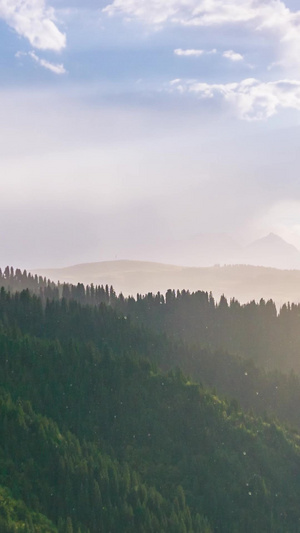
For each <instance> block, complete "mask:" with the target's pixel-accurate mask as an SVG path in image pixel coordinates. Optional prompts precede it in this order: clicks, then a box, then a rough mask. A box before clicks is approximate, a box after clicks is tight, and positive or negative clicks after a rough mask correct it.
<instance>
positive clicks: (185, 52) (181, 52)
mask: <svg viewBox="0 0 300 533" xmlns="http://www.w3.org/2000/svg"><path fill="white" fill-rule="evenodd" d="M216 53H217V50H216V49H215V48H214V49H213V50H208V51H207V50H195V49H187V50H182V48H176V50H174V54H175V55H176V56H185V57H200V56H203V55H211V54H216Z"/></svg>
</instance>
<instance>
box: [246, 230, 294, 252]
mask: <svg viewBox="0 0 300 533" xmlns="http://www.w3.org/2000/svg"><path fill="white" fill-rule="evenodd" d="M261 246H274V247H277V248H278V250H279V249H282V250H283V249H286V250H287V249H289V250H290V251H291V252H292V251H294V252H299V250H298V249H297V248H296V246H294V245H293V244H290V243H289V242H287V241H286V240H284V239H283V238H282V237H280V236H279V235H277V234H276V233H273V232H270V233H269V234H268V235H266V236H265V237H262V238H261V239H257V240H256V241H254V242H252V243H251V244H250V245H249V248H257V247H261Z"/></svg>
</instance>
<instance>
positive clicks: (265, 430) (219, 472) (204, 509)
mask: <svg viewBox="0 0 300 533" xmlns="http://www.w3.org/2000/svg"><path fill="white" fill-rule="evenodd" d="M45 287H46V288H47V290H48V291H50V289H51V290H53V291H54V299H48V301H47V300H46V298H45V297H44V295H43V294H42V298H40V297H39V296H37V295H31V294H30V292H29V291H23V292H21V293H18V292H17V293H15V294H9V293H8V292H7V291H6V290H5V289H2V290H1V293H0V387H1V390H0V435H1V439H0V442H1V447H0V461H1V469H0V472H1V474H0V487H1V489H0V517H1V520H2V523H3V526H2V529H1V531H8V532H12V531H27V532H31V531H32V532H35V531H36V532H48V531H49V532H51V531H53V532H60V533H63V532H67V533H70V532H72V531H73V532H76V533H78V532H80V533H87V532H90V533H98V532H99V531H104V532H110V531H111V532H119V531H122V532H123V531H124V532H126V531H128V532H133V531H139V532H140V531H141V532H147V533H148V532H157V531H162V532H164V531H165V532H166V533H167V532H174V533H175V532H176V533H177V532H178V533H181V532H183V533H185V532H190V533H192V532H199V533H202V532H204V533H209V532H213V531H214V532H217V531H219V532H222V533H223V532H224V533H232V532H236V533H237V532H240V531H243V532H248V533H251V532H254V531H260V532H266V533H267V532H268V533H269V532H276V533H277V532H278V533H279V532H280V533H287V532H298V531H300V512H299V507H298V501H299V497H300V481H299V480H300V439H299V435H298V432H297V431H291V430H289V429H287V428H286V426H285V424H284V421H285V412H284V409H283V412H282V413H281V422H280V423H279V422H278V419H277V420H276V419H272V416H271V415H270V414H269V415H268V416H266V415H263V416H261V417H259V416H257V415H255V414H254V411H255V410H256V411H257V412H258V411H259V410H260V409H261V411H262V405H261V406H259V405H255V402H253V405H252V406H251V398H250V397H249V398H248V402H249V404H250V405H249V406H248V407H249V409H250V408H251V407H252V408H253V409H252V412H251V411H248V413H247V412H243V411H242V410H241V408H240V407H239V404H238V402H237V401H236V400H235V399H234V394H232V395H231V398H228V400H224V399H220V398H218V396H217V393H212V392H209V391H208V390H207V389H206V387H205V386H203V385H201V384H200V385H199V384H197V381H199V382H200V381H202V382H204V381H209V379H210V378H209V375H210V374H212V373H215V374H216V375H218V374H219V378H218V379H219V381H221V374H222V372H223V370H224V369H225V368H226V367H228V368H229V369H230V368H231V370H232V366H233V368H234V372H241V373H242V374H243V375H244V378H245V379H246V378H247V377H248V376H249V377H250V379H251V381H254V384H255V386H257V383H258V380H259V379H260V380H262V383H266V380H269V383H270V387H271V389H272V388H273V385H274V383H275V382H274V381H272V380H274V379H275V377H276V376H277V378H276V379H277V380H278V383H279V384H280V387H281V390H280V391H279V393H278V395H279V397H282V398H284V395H285V394H286V395H287V397H288V398H289V399H290V400H291V396H290V392H291V391H290V387H289V385H288V384H287V383H286V386H285V388H283V383H285V382H284V380H287V379H291V378H285V377H284V376H282V375H280V374H277V375H276V376H275V375H273V376H271V375H265V374H264V373H262V372H261V371H259V370H257V369H255V367H254V366H253V365H252V366H251V364H250V363H245V362H244V360H243V359H238V358H233V357H232V356H230V355H226V354H225V353H223V354H222V353H221V352H216V353H213V352H209V351H208V350H200V349H199V348H197V347H191V346H189V345H188V344H186V343H185V342H182V341H180V342H175V340H174V339H172V340H170V339H169V338H168V336H167V335H166V334H165V333H163V332H161V333H157V332H152V331H151V330H150V329H147V328H146V327H145V324H144V319H143V321H142V322H143V325H139V324H136V323H133V320H131V319H130V318H129V315H126V316H122V314H121V312H120V310H117V307H118V305H121V304H122V305H124V306H125V305H129V304H130V302H128V301H125V300H124V299H123V298H117V297H116V296H115V295H114V292H113V290H109V289H106V290H105V289H101V288H98V289H97V290H98V297H101V298H102V299H105V298H106V299H107V302H106V303H103V302H102V303H100V305H91V303H90V305H86V304H85V303H80V302H79V301H78V300H80V299H81V300H82V301H83V302H84V301H86V299H87V298H90V299H91V298H95V295H93V293H92V291H91V289H89V290H90V293H87V292H86V291H85V290H82V287H77V288H74V287H73V288H72V287H67V286H65V287H63V288H62V287H54V286H50V287H49V286H48V285H47V283H46V284H45ZM62 290H63V291H64V294H65V297H64V298H63V299H59V291H62ZM67 291H69V292H67ZM76 291H78V292H77V294H76ZM72 292H73V296H75V297H76V296H77V301H76V299H74V298H72ZM49 296H50V292H49ZM66 296H67V298H66ZM148 298H150V297H148ZM145 301H146V299H142V298H139V299H138V301H137V302H136V303H135V304H134V303H133V301H132V302H131V305H133V306H134V305H137V304H139V303H140V304H141V305H144V303H143V302H145ZM95 303H96V302H95ZM107 304H110V305H107ZM165 305H166V304H165V303H164V302H162V303H160V300H158V303H157V307H159V309H161V307H164V306H165ZM113 307H115V309H113ZM197 358H198V361H199V365H198V366H197V364H198V363H197V364H196V367H195V368H196V370H197V372H198V378H199V379H198V378H197V379H196V378H193V379H192V380H191V379H190V378H186V377H184V374H183V373H182V372H181V370H180V369H179V368H178V366H184V364H183V365H180V363H181V362H182V363H184V361H186V363H185V364H186V365H188V364H189V365H191V368H192V367H193V364H194V361H195V359H197ZM244 365H248V366H247V368H248V376H247V375H246V374H247V371H246V370H245V368H246V367H245V366H244ZM218 367H220V370H218ZM201 368H202V371H201ZM222 369H223V370H222ZM196 370H195V374H196ZM231 370H228V373H227V375H230V372H231ZM201 375H203V377H204V379H202V380H201ZM233 376H234V373H232V374H231V378H229V381H230V380H231V379H232V380H236V389H238V388H240V389H241V390H242V389H243V384H242V383H239V376H238V374H236V375H235V378H234V379H233ZM294 379H295V383H296V385H295V387H294V389H295V390H296V392H297V394H298V393H299V383H298V381H297V378H294ZM263 380H265V381H263ZM225 381H226V378H225V377H224V380H223V382H225ZM276 386H278V385H276ZM225 388H226V387H225ZM251 390H252V389H251V388H250V389H249V391H251ZM277 390H278V389H277ZM249 391H248V392H249ZM256 392H258V391H256ZM249 394H250V393H249ZM228 396H229V395H228ZM250 396H251V395H250ZM255 398H259V395H258V396H257V395H256V394H255ZM262 404H263V402H262ZM281 405H284V402H283V404H282V403H281V402H278V406H277V407H278V410H280V406H281ZM285 407H286V408H287V404H285ZM293 411H297V409H295V408H294V410H293ZM279 414H280V413H279ZM286 418H287V419H288V417H286ZM290 421H291V420H290Z"/></svg>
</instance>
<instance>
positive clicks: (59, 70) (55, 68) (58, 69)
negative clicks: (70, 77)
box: [28, 52, 66, 74]
mask: <svg viewBox="0 0 300 533" xmlns="http://www.w3.org/2000/svg"><path fill="white" fill-rule="evenodd" d="M28 55H29V56H30V57H31V58H32V59H33V60H34V61H35V62H36V63H38V64H39V65H40V66H41V67H44V68H46V69H47V70H51V72H54V74H66V69H65V67H64V66H63V65H62V64H61V63H59V64H57V63H56V64H55V63H50V61H47V60H46V59H42V58H40V57H38V56H37V55H36V53H35V52H29V53H28Z"/></svg>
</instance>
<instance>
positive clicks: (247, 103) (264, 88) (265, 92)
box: [170, 78, 300, 120]
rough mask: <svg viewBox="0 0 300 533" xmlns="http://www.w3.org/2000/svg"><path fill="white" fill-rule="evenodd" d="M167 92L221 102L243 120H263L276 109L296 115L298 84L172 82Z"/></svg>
mask: <svg viewBox="0 0 300 533" xmlns="http://www.w3.org/2000/svg"><path fill="white" fill-rule="evenodd" d="M170 90H172V91H174V90H177V91H178V92H179V93H181V94H182V93H190V94H195V95H197V96H199V97H200V98H209V99H212V98H221V99H223V100H224V101H225V102H226V103H228V104H229V105H230V106H231V107H233V109H234V110H235V112H236V114H237V116H238V117H239V118H241V119H244V120H264V119H267V118H269V117H271V116H273V115H275V114H276V113H277V112H278V110H279V109H280V108H283V109H288V108H290V109H296V110H297V111H300V81H296V80H279V81H274V82H266V83H264V82H261V81H259V80H256V79H254V78H248V79H245V80H243V81H241V82H238V83H227V84H208V83H198V82H195V81H184V80H176V81H175V80H173V82H172V85H171V88H170Z"/></svg>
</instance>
